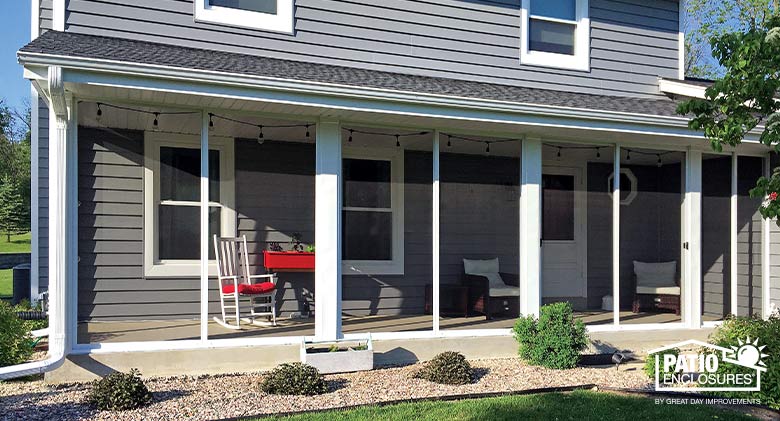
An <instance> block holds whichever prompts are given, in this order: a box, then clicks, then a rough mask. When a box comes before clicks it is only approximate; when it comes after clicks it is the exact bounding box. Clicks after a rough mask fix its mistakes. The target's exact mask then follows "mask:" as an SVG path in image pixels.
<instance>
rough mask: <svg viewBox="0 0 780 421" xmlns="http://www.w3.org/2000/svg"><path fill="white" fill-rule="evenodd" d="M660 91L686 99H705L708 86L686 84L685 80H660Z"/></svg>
mask: <svg viewBox="0 0 780 421" xmlns="http://www.w3.org/2000/svg"><path fill="white" fill-rule="evenodd" d="M658 89H659V90H660V91H661V92H663V93H666V94H672V95H678V96H683V97H686V98H699V99H704V93H705V92H706V91H707V87H706V86H702V85H694V84H692V83H685V81H684V80H680V81H678V80H670V79H658Z"/></svg>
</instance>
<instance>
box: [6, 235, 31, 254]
mask: <svg viewBox="0 0 780 421" xmlns="http://www.w3.org/2000/svg"><path fill="white" fill-rule="evenodd" d="M7 239H8V238H7V237H6V236H5V235H0V253H29V252H30V233H29V232H28V233H27V234H22V235H12V236H11V242H8V241H6V240H7Z"/></svg>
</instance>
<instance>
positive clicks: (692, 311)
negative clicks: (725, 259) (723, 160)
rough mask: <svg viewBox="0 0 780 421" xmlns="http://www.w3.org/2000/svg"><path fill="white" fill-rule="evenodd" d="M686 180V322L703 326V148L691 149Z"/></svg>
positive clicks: (686, 166)
mask: <svg viewBox="0 0 780 421" xmlns="http://www.w3.org/2000/svg"><path fill="white" fill-rule="evenodd" d="M686 157H687V159H686V165H685V168H686V171H685V173H686V177H685V178H686V180H685V210H686V215H685V216H684V217H685V219H686V224H685V230H686V234H685V239H683V241H684V242H685V243H686V245H687V246H688V248H687V250H685V251H684V254H685V255H686V256H687V258H688V264H687V265H686V269H687V271H686V276H685V277H684V278H683V297H682V300H683V309H682V314H683V322H684V323H687V324H688V326H689V327H691V328H698V327H700V326H701V186H702V184H701V158H702V154H701V152H700V151H696V150H692V149H688V152H687V154H686Z"/></svg>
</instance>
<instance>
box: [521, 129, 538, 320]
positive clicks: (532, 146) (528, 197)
mask: <svg viewBox="0 0 780 421" xmlns="http://www.w3.org/2000/svg"><path fill="white" fill-rule="evenodd" d="M521 147H522V157H521V159H522V163H521V165H520V167H521V168H520V171H521V175H520V186H521V187H520V189H521V192H520V207H519V211H520V262H519V263H520V267H519V268H518V270H519V273H520V291H522V292H523V293H521V294H520V313H521V314H523V315H534V316H538V315H539V306H540V305H541V302H542V253H541V251H542V248H541V238H542V229H541V228H542V227H541V220H542V205H541V197H542V196H541V195H542V188H541V187H542V140H541V139H539V138H531V137H529V138H526V139H523V141H522V146H521Z"/></svg>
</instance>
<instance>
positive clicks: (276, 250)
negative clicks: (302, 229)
mask: <svg viewBox="0 0 780 421" xmlns="http://www.w3.org/2000/svg"><path fill="white" fill-rule="evenodd" d="M290 244H291V245H292V246H291V250H283V249H282V247H281V246H280V245H279V243H271V244H269V246H268V250H263V266H265V268H266V269H268V270H269V271H281V272H312V271H314V245H305V244H303V242H302V241H301V234H300V233H294V234H293V235H292V239H291V241H290Z"/></svg>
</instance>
